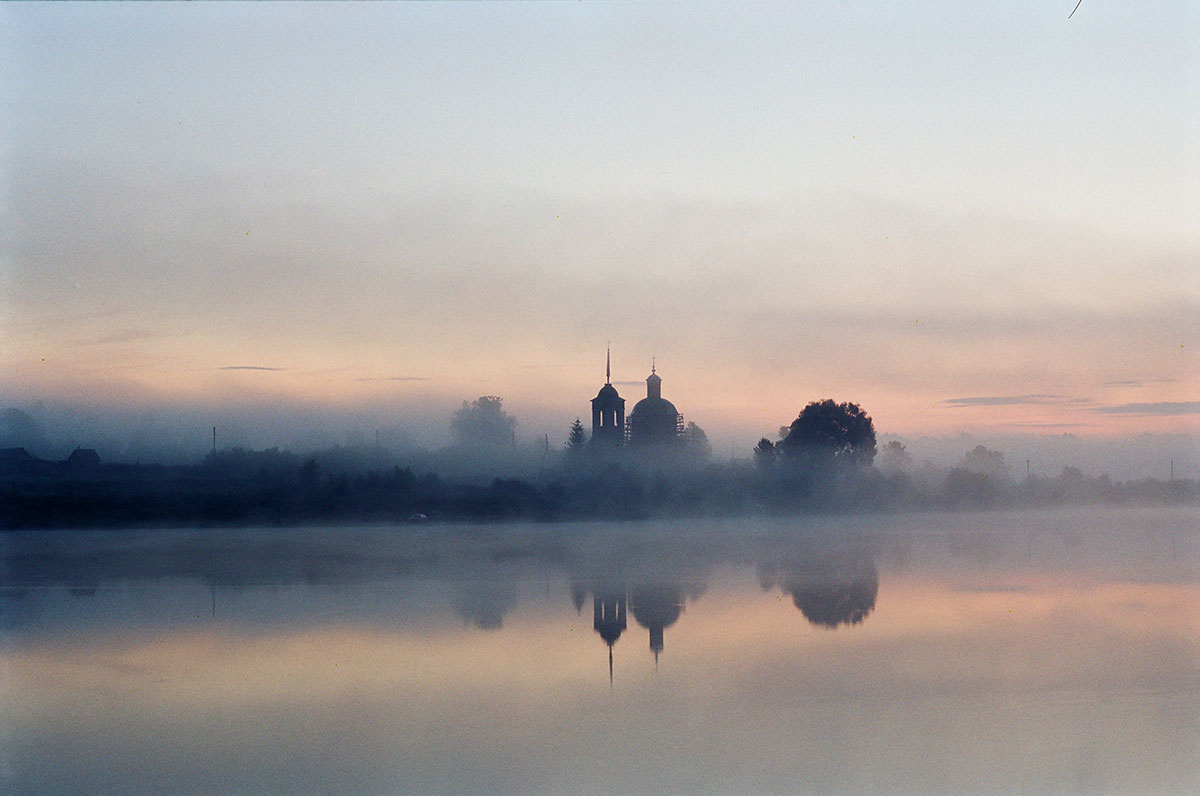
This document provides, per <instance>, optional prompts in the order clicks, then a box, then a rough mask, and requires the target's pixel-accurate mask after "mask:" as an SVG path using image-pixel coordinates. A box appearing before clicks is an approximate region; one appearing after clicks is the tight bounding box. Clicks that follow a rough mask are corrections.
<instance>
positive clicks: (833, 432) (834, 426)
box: [779, 398, 875, 466]
mask: <svg viewBox="0 0 1200 796" xmlns="http://www.w3.org/2000/svg"><path fill="white" fill-rule="evenodd" d="M779 447H780V450H781V451H782V453H783V455H784V457H785V458H788V459H792V460H801V459H803V460H808V461H810V462H813V463H826V464H828V463H832V462H844V463H848V464H853V465H860V466H867V465H870V464H871V461H872V460H873V459H874V458H875V424H874V423H873V422H872V421H871V417H870V416H869V415H868V414H867V413H866V412H864V411H863V409H862V407H861V406H859V405H858V404H854V403H841V404H839V403H834V401H832V400H831V399H828V398H826V399H825V400H824V401H813V402H812V403H810V404H809V405H808V406H806V407H804V410H803V411H802V412H801V413H800V415H799V416H798V417H797V418H796V419H795V420H793V421H792V424H791V425H790V426H788V431H787V435H786V436H784V438H783V439H782V440H780V442H779Z"/></svg>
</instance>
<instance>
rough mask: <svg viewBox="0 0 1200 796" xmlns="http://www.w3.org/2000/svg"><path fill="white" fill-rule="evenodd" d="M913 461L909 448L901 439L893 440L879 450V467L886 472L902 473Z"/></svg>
mask: <svg viewBox="0 0 1200 796" xmlns="http://www.w3.org/2000/svg"><path fill="white" fill-rule="evenodd" d="M911 463H912V457H911V456H909V455H908V449H907V448H905V447H904V443H902V442H900V441H899V440H892V441H891V442H889V443H888V444H887V445H884V446H883V450H881V451H880V452H879V469H880V470H883V471H884V472H885V473H889V474H894V473H902V472H904V471H905V470H907V469H908V466H909V464H911Z"/></svg>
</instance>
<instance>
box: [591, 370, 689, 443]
mask: <svg viewBox="0 0 1200 796" xmlns="http://www.w3.org/2000/svg"><path fill="white" fill-rule="evenodd" d="M604 377H605V378H604V386H603V387H601V388H600V392H598V393H596V397H595V398H593V399H592V443H593V444H594V445H597V446H604V447H608V448H615V447H618V446H621V445H626V444H628V445H630V446H634V447H648V446H652V445H667V444H672V443H675V442H678V441H679V440H680V439H681V438H682V436H683V415H681V414H679V412H678V411H677V410H676V409H675V404H673V403H671V402H670V401H668V400H667V399H666V398H663V397H662V377H661V376H659V375H658V372H657V368H656V367H655V365H654V364H653V363H651V365H650V375H649V376H647V377H646V397H645V398H643V399H642V400H640V401H638V402H637V403H636V404H634V406H633V411H632V412H630V413H629V416H628V417H626V416H625V399H624V398H622V397H621V396H620V394H619V393H618V392H617V388H616V387H613V385H612V358H611V355H610V356H609V357H608V360H607V361H606V363H605V369H604Z"/></svg>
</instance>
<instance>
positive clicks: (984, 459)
mask: <svg viewBox="0 0 1200 796" xmlns="http://www.w3.org/2000/svg"><path fill="white" fill-rule="evenodd" d="M958 467H959V469H962V470H966V471H967V472H969V473H978V474H979V475H986V476H990V477H992V478H1002V479H1006V478H1008V475H1009V470H1008V464H1006V463H1005V461H1004V454H1003V453H1001V452H1000V451H994V450H991V449H990V448H985V447H984V446H982V445H976V446H975V447H974V448H972V449H971V450H969V451H967V452H966V453H964V454H963V457H962V461H960V462H959V463H958Z"/></svg>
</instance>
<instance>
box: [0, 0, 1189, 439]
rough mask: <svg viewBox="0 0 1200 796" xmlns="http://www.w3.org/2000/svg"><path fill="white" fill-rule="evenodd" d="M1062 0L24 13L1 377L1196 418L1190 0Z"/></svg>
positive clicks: (323, 394) (707, 411)
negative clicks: (659, 394) (1154, 406)
mask: <svg viewBox="0 0 1200 796" xmlns="http://www.w3.org/2000/svg"><path fill="white" fill-rule="evenodd" d="M1073 5H1074V3H1071V2H1066V3H1047V2H1036V3H1035V2H1024V3H1016V2H1012V3H989V4H966V3H932V4H919V5H914V4H890V5H889V4H879V3H857V2H841V3H818V4H804V5H799V4H796V5H792V4H788V5H782V4H766V3H764V4H757V3H750V4H692V3H688V4H682V3H679V4H632V3H631V4H609V3H596V4H593V3H573V4H566V3H563V4H549V3H518V4H503V3H496V4H491V3H489V4H484V3H466V4H445V3H419V4H407V3H386V4H267V5H258V4H251V5H237V4H224V3H222V4H172V5H147V4H136V5H134V4H5V5H4V6H2V7H0V27H2V28H4V29H6V30H7V32H6V33H5V34H3V36H4V37H5V38H4V42H3V43H4V47H3V49H4V50H5V51H6V52H7V55H6V56H4V61H3V70H4V72H3V77H4V81H3V82H4V84H5V86H6V87H5V89H4V93H3V95H2V96H3V102H4V106H5V107H4V113H3V114H2V115H3V116H5V117H6V119H7V121H5V122H4V123H3V124H4V127H3V131H4V139H5V140H4V149H3V153H4V154H3V159H4V163H3V169H4V171H3V173H4V178H5V181H6V183H7V187H8V190H7V195H6V198H5V200H6V207H7V210H6V215H7V216H8V217H9V219H10V220H11V223H9V224H5V227H6V228H7V229H8V231H7V233H6V235H5V239H4V240H5V243H4V260H5V262H4V270H5V272H6V273H5V275H4V282H3V290H4V301H5V304H6V310H7V311H6V312H5V323H4V327H3V332H4V336H5V339H6V344H5V346H4V353H3V355H0V356H2V359H0V377H2V378H3V386H4V388H5V390H6V391H7V392H9V393H11V394H12V395H13V396H14V400H16V401H30V400H36V399H48V400H60V399H70V400H73V401H79V400H92V401H96V402H105V401H116V402H119V403H120V402H124V403H130V402H132V403H137V404H154V403H156V402H158V403H164V404H175V405H178V404H194V405H197V406H202V405H204V404H205V403H206V402H207V403H211V402H214V401H217V402H226V403H227V402H230V401H235V402H236V401H243V402H247V403H263V402H270V401H272V400H277V399H280V398H287V399H288V400H290V401H309V402H312V403H314V404H318V405H331V406H357V405H360V404H364V403H370V404H372V405H387V404H388V402H393V403H395V405H396V406H398V407H405V406H408V407H413V406H417V405H421V406H430V405H437V402H439V401H445V402H446V405H447V406H452V405H454V404H456V403H457V402H458V401H461V400H462V399H464V398H472V397H474V396H476V395H478V394H482V393H498V394H501V395H503V396H505V397H506V398H507V399H508V401H509V404H510V405H511V406H513V407H514V408H515V410H517V411H518V412H519V413H522V414H521V416H522V417H523V418H524V420H525V422H524V423H523V429H525V430H526V431H527V432H528V433H529V434H530V435H533V434H535V433H536V434H540V433H541V431H542V430H543V429H545V430H546V431H554V430H556V429H557V428H558V427H559V426H560V425H562V424H563V423H564V422H569V421H570V419H572V418H574V417H575V416H576V415H579V414H583V413H584V412H585V411H586V400H587V398H589V397H591V395H592V394H594V391H595V389H596V388H597V387H598V386H599V382H598V377H599V376H600V375H602V370H601V369H600V366H601V365H602V357H603V347H604V344H605V343H606V342H607V341H608V340H611V341H612V342H613V347H614V364H615V365H617V366H618V368H619V370H618V376H619V378H620V379H621V380H638V379H641V378H642V377H644V376H645V375H646V373H645V371H648V367H649V359H650V357H651V355H655V354H657V355H658V357H659V362H660V364H661V366H662V372H663V375H664V378H666V379H667V381H666V382H665V384H664V394H666V395H668V397H671V398H672V400H674V401H675V403H676V404H677V405H679V406H680V408H681V410H683V411H684V412H685V414H687V415H688V416H689V417H691V418H695V419H696V420H697V421H698V422H700V423H701V425H703V426H705V427H706V428H708V429H710V432H712V431H715V432H716V434H717V436H718V438H721V439H724V438H729V439H732V440H736V441H737V442H738V443H739V444H740V443H741V441H742V439H743V437H744V438H746V439H747V440H748V441H749V442H750V443H752V442H753V438H756V437H755V435H756V434H759V433H766V432H769V431H771V430H773V429H775V428H776V427H778V425H780V424H781V423H784V422H786V421H787V420H789V419H790V417H794V416H795V412H796V411H797V410H798V409H799V407H801V406H802V405H803V403H804V402H806V401H807V400H811V399H814V398H821V397H827V396H828V397H835V398H838V399H839V400H858V401H860V402H862V403H863V404H864V406H866V408H867V409H868V411H871V412H872V414H873V415H874V416H875V417H876V420H877V424H878V425H879V426H880V427H881V428H883V429H885V430H886V429H889V428H890V429H894V430H898V431H917V430H921V429H928V430H933V431H941V430H953V429H958V428H964V427H976V426H982V427H995V428H1016V427H1022V426H1023V425H1028V424H1034V423H1045V424H1054V423H1061V424H1063V426H1064V427H1065V426H1071V427H1073V428H1078V429H1079V430H1080V431H1081V432H1083V433H1092V432H1095V433H1109V432H1114V433H1115V432H1122V433H1124V432H1127V431H1132V430H1137V429H1138V428H1145V429H1152V430H1171V429H1175V428H1183V429H1185V430H1192V431H1194V430H1195V429H1196V422H1197V420H1196V417H1197V415H1196V414H1195V413H1191V414H1179V413H1178V412H1172V413H1171V415H1170V417H1171V420H1170V423H1171V424H1172V425H1170V426H1169V427H1167V426H1164V425H1163V424H1164V423H1165V422H1166V421H1164V420H1162V419H1161V418H1155V417H1143V416H1140V415H1133V416H1131V415H1130V413H1113V412H1104V411H1100V410H1103V409H1105V408H1106V407H1109V408H1111V407H1114V406H1121V405H1125V404H1133V403H1143V404H1150V403H1161V402H1165V403H1169V404H1172V405H1175V406H1176V408H1177V406H1178V405H1180V404H1187V403H1190V402H1195V401H1197V400H1198V398H1200V395H1198V394H1197V389H1198V386H1200V385H1198V383H1197V377H1196V371H1197V358H1196V357H1197V355H1196V354H1195V353H1193V352H1195V351H1196V350H1197V349H1198V348H1200V340H1198V339H1197V333H1196V329H1197V328H1198V327H1200V324H1197V323H1196V320H1197V317H1198V315H1200V276H1197V274H1198V271H1200V269H1198V268H1197V261H1198V256H1197V255H1198V253H1200V157H1198V152H1200V150H1198V147H1200V143H1198V142H1200V4H1197V3H1194V2H1190V3H1178V2H1169V3H1168V2H1162V3H1154V2H1150V3H1136V4H1130V3H1116V2H1102V1H1101V0H1085V2H1084V4H1083V6H1081V7H1080V9H1079V11H1078V12H1077V13H1076V14H1075V16H1074V17H1073V18H1072V19H1071V20H1069V21H1068V20H1067V18H1066V17H1067V14H1068V13H1069V12H1070V10H1071V7H1072V6H1073ZM921 324H924V326H922V325H921ZM247 365H252V366H260V367H270V368H280V370H261V371H246V370H239V371H233V370H222V368H228V367H230V366H247ZM398 377H403V378H405V379H415V378H419V379H422V380H421V381H417V380H409V381H396V380H394V379H396V378H398ZM1118 383H1120V384H1118ZM1134 384H1136V385H1137V386H1136V387H1135V386H1133V385H1134ZM625 390H626V392H627V394H628V397H630V398H636V397H638V393H639V390H638V388H637V387H635V386H630V387H627V388H625ZM1045 395H1051V396H1063V397H1066V398H1069V399H1071V400H1070V401H1061V400H1053V401H1026V402H1023V403H1022V402H1017V403H1013V402H1011V401H1009V402H1008V403H994V404H991V405H979V404H974V403H973V404H968V405H965V406H964V405H962V404H954V403H953V400H952V399H958V398H971V397H983V398H988V397H998V398H1012V397H1014V396H1017V397H1019V396H1045ZM1014 407H1017V408H1014ZM1139 418H1140V419H1139ZM1139 423H1140V425H1139ZM564 428H565V426H564ZM563 433H564V434H565V430H564V432H563Z"/></svg>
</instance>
